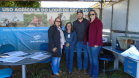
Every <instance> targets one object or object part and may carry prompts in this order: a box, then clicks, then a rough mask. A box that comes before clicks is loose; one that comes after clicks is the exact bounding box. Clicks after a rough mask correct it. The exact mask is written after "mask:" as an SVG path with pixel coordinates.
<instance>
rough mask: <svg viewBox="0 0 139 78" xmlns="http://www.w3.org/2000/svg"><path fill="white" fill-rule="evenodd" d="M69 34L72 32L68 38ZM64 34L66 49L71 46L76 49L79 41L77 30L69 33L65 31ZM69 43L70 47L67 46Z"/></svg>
mask: <svg viewBox="0 0 139 78" xmlns="http://www.w3.org/2000/svg"><path fill="white" fill-rule="evenodd" d="M68 34H70V38H68ZM64 35H65V40H66V42H65V49H67V48H70V49H75V44H76V41H77V37H76V32H75V31H73V32H71V33H68V32H67V31H64ZM67 43H69V45H70V46H69V47H66V44H67Z"/></svg>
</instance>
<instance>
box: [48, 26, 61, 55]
mask: <svg viewBox="0 0 139 78" xmlns="http://www.w3.org/2000/svg"><path fill="white" fill-rule="evenodd" d="M48 39H49V42H48V51H49V52H51V53H52V54H53V57H61V46H60V32H59V30H58V29H57V27H56V26H55V25H53V26H50V28H49V30H48ZM55 47H56V48H57V50H56V52H53V51H52V49H53V48H55Z"/></svg>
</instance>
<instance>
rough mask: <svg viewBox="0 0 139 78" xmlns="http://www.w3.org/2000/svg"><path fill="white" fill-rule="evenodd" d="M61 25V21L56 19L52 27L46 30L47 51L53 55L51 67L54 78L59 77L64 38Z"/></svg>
mask: <svg viewBox="0 0 139 78" xmlns="http://www.w3.org/2000/svg"><path fill="white" fill-rule="evenodd" d="M61 25H62V22H61V19H60V18H56V19H55V21H54V25H52V26H50V28H49V30H48V39H49V42H48V51H49V52H51V53H52V54H53V57H52V64H51V67H52V71H53V74H54V75H56V76H59V75H60V74H59V72H60V68H59V66H60V60H61V56H62V49H63V45H64V43H65V37H64V33H63V31H62V28H61Z"/></svg>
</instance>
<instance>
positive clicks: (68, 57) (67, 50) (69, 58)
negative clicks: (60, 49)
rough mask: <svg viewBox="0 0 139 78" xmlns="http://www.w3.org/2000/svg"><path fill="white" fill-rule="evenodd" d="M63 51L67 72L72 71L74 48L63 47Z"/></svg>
mask: <svg viewBox="0 0 139 78" xmlns="http://www.w3.org/2000/svg"><path fill="white" fill-rule="evenodd" d="M65 53H66V65H67V69H68V71H69V72H72V67H73V56H74V49H71V48H65Z"/></svg>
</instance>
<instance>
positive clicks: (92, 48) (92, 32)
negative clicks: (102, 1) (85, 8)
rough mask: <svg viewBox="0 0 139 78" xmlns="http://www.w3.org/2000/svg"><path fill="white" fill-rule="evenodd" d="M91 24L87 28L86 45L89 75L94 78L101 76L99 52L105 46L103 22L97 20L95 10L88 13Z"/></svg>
mask: <svg viewBox="0 0 139 78" xmlns="http://www.w3.org/2000/svg"><path fill="white" fill-rule="evenodd" d="M88 18H89V20H90V21H89V22H88V24H87V28H86V34H85V39H84V44H87V50H88V54H89V61H90V68H89V75H90V76H91V77H93V78H96V77H98V76H99V59H98V55H99V50H100V48H101V46H102V45H103V41H102V29H103V25H102V22H101V21H100V20H99V19H98V18H97V13H96V11H95V10H91V11H89V13H88Z"/></svg>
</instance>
